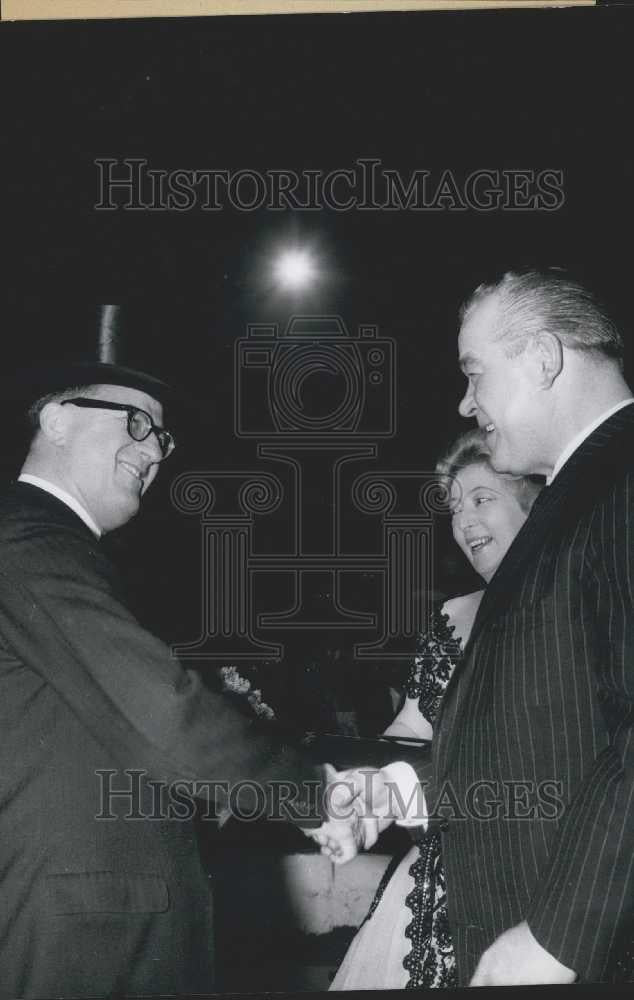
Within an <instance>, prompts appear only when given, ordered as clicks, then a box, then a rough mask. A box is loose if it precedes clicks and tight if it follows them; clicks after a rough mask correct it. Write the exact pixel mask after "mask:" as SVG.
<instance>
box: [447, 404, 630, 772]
mask: <svg viewBox="0 0 634 1000" xmlns="http://www.w3.org/2000/svg"><path fill="white" fill-rule="evenodd" d="M633 432H634V404H631V405H629V406H626V407H623V409H622V410H619V411H618V412H617V413H615V414H614V415H613V416H612V417H610V418H609V419H608V420H606V421H605V422H604V423H603V424H600V426H599V427H598V428H597V429H596V430H594V431H593V432H592V434H591V435H590V436H589V437H588V438H586V440H585V441H583V442H582V444H581V445H580V446H579V448H578V449H577V450H576V451H575V452H573V454H572V455H571V457H570V458H569V459H568V461H567V462H566V464H565V465H564V467H563V468H562V470H561V471H560V473H559V474H558V475H557V477H556V478H555V480H554V482H553V483H552V484H551V486H548V487H545V488H544V490H543V491H542V494H540V497H538V499H537V501H536V502H535V504H534V506H533V509H532V511H531V513H530V515H529V517H528V518H527V520H526V521H525V523H524V525H523V526H522V528H521V530H520V531H519V533H518V534H517V536H516V537H515V539H514V541H513V543H512V545H511V547H510V548H509V550H508V552H507V553H506V555H505V557H504V559H503V560H502V563H501V564H500V566H499V567H498V570H497V572H496V574H495V576H494V577H493V579H492V580H491V582H490V583H489V584H488V586H487V588H486V590H485V592H484V595H483V597H482V600H481V602H480V606H479V608H478V612H477V614H476V618H475V621H474V623H473V628H472V629H471V634H470V636H469V641H468V642H467V645H466V647H465V650H464V655H463V657H462V660H461V662H460V663H458V664H457V666H456V668H455V670H454V673H453V675H452V677H451V679H450V681H449V684H448V685H447V689H446V691H445V696H444V698H443V701H442V705H441V709H440V712H439V716H438V719H437V724H436V731H435V733H434V743H435V744H437V745H436V747H435V750H436V760H437V768H438V773H439V774H440V775H442V776H444V775H445V774H446V771H447V769H448V767H449V765H450V764H451V760H452V759H453V756H454V752H455V750H456V748H457V745H458V740H459V733H460V722H461V719H462V714H463V712H464V709H465V706H466V705H468V704H469V697H468V695H469V690H470V688H471V684H472V681H473V676H474V672H475V671H476V670H477V667H478V656H477V650H476V649H475V648H474V647H475V646H476V644H477V640H478V637H479V636H480V635H481V634H482V631H483V629H484V628H485V626H486V625H487V624H488V623H489V622H490V621H491V620H492V619H494V618H495V616H496V615H499V614H500V613H501V612H502V611H503V610H504V609H505V608H506V607H508V604H509V596H510V595H512V594H513V593H514V591H515V590H516V587H517V581H518V579H520V578H521V574H522V571H523V570H524V569H525V567H526V566H527V565H528V564H529V563H530V561H531V559H533V558H534V556H535V554H536V553H537V552H539V551H541V549H542V548H543V546H544V543H545V542H546V540H547V538H548V536H549V534H550V533H551V532H552V529H553V527H554V525H555V524H556V523H557V521H558V520H559V519H565V523H566V524H570V523H571V521H573V520H576V519H578V517H579V516H580V514H581V513H582V511H583V510H587V509H588V508H589V507H591V506H592V505H593V504H594V503H595V502H596V500H597V498H598V496H599V495H600V493H601V492H603V491H604V490H605V488H606V486H607V485H608V484H609V482H611V481H612V479H613V478H614V475H615V473H616V472H618V471H619V470H620V469H622V468H623V465H624V462H626V461H628V460H631V454H632V448H633V447H634V442H633V441H632V436H633ZM441 723H442V724H441Z"/></svg>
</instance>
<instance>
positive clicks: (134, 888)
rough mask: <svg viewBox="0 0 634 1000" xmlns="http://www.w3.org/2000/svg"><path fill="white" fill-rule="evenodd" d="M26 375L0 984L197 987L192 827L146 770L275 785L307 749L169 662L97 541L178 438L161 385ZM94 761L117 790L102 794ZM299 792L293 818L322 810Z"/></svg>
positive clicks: (151, 990) (298, 766)
mask: <svg viewBox="0 0 634 1000" xmlns="http://www.w3.org/2000/svg"><path fill="white" fill-rule="evenodd" d="M42 390H45V391H42ZM31 391H32V393H33V392H35V391H36V390H35V389H32V390H31ZM37 393H38V396H39V398H35V397H32V399H31V403H32V405H31V407H30V411H29V413H30V419H31V422H32V426H33V436H32V441H31V444H30V447H29V449H28V454H27V456H26V459H25V461H24V464H23V466H22V471H21V474H20V476H19V478H18V481H17V482H16V483H14V484H12V485H11V486H10V488H9V489H8V490H7V492H6V493H5V495H4V496H2V497H1V498H0V745H1V755H0V767H1V771H0V885H1V893H2V907H1V909H0V994H1V995H2V996H7V997H12V998H14V997H51V996H60V995H62V996H64V997H75V996H79V997H81V996H95V995H103V994H108V995H112V994H117V995H119V994H124V995H128V994H158V993H161V994H182V993H194V992H202V991H209V990H211V989H213V979H212V970H213V960H212V925H211V912H210V899H209V894H208V889H207V885H206V879H205V875H204V873H203V871H202V868H201V864H200V860H199V856H198V851H197V847H196V843H195V836H194V830H193V827H192V825H191V823H190V822H187V821H178V820H177V819H175V818H172V819H167V818H161V816H162V814H161V811H160V807H159V811H158V814H157V805H156V798H155V796H153V794H152V789H153V786H152V785H151V782H165V783H170V782H174V781H178V780H183V779H184V780H191V781H200V782H217V781H221V782H225V783H227V784H228V786H229V787H230V788H231V787H236V786H237V784H238V783H239V782H240V781H241V780H243V779H245V778H250V779H257V781H258V782H260V783H261V784H262V787H264V788H265V789H266V790H267V792H268V793H269V794H270V793H271V785H270V784H266V783H270V782H272V781H273V782H274V781H275V779H283V780H284V781H286V782H294V783H296V785H297V786H298V787H299V788H300V789H301V787H302V783H303V782H307V781H312V782H313V789H314V788H315V787H316V785H315V781H316V779H318V778H319V780H321V769H320V770H319V772H318V771H317V769H314V768H313V767H311V766H310V765H309V764H308V763H307V762H306V761H305V760H304V759H303V758H302V757H301V756H300V755H299V754H298V753H297V752H296V751H295V750H294V749H293V748H292V747H291V746H290V745H289V744H288V743H286V742H285V741H284V739H283V737H282V736H281V735H280V733H278V732H277V731H274V730H272V729H271V728H270V727H269V728H264V727H265V725H266V724H264V723H262V722H259V721H256V720H255V719H252V718H249V717H248V716H247V715H246V714H245V715H243V714H242V713H241V712H240V711H239V710H238V709H237V708H236V707H235V706H234V705H232V704H229V703H228V702H227V701H225V700H224V699H223V696H222V695H220V694H215V693H213V692H212V691H210V690H209V689H208V688H206V687H205V686H204V685H203V684H202V683H201V681H200V678H199V677H198V676H197V675H196V674H195V673H193V672H190V671H186V670H184V669H182V667H181V666H180V665H179V663H178V662H177V661H176V660H175V659H174V658H173V657H172V656H171V653H170V650H169V649H168V648H167V647H166V646H165V645H164V644H163V643H162V642H161V641H159V640H158V639H157V638H156V637H155V636H153V635H152V634H150V633H149V632H148V631H146V630H145V629H144V628H143V627H142V626H141V625H140V624H139V623H138V621H137V620H136V619H135V618H134V617H133V615H132V614H131V612H130V611H129V609H128V607H127V606H126V603H125V600H124V599H123V597H122V589H121V585H120V581H119V580H118V578H117V574H116V572H115V569H114V567H113V565H112V564H111V562H110V561H109V560H108V558H107V557H106V555H105V554H104V553H103V551H102V549H101V548H100V544H99V539H100V537H101V536H102V535H104V534H105V533H107V532H110V531H113V530H115V529H117V528H119V527H120V526H121V525H123V524H125V523H126V522H127V521H129V520H130V518H132V517H134V515H135V514H136V513H137V512H138V510H139V507H140V504H141V501H142V498H143V496H144V494H145V492H146V491H147V490H148V489H149V487H150V486H151V484H152V482H153V481H154V479H155V477H156V475H157V473H158V471H159V468H160V466H161V463H162V462H163V461H164V460H165V459H166V458H167V457H168V455H169V454H170V452H171V450H172V449H173V447H174V440H173V438H172V435H171V433H170V432H169V431H168V430H167V429H166V427H165V426H164V424H165V420H164V414H163V402H164V401H165V399H166V394H167V393H168V387H167V386H166V385H164V384H163V383H162V382H159V381H158V380H156V379H154V378H152V377H151V376H148V375H145V374H143V373H141V372H137V371H132V370H129V369H125V368H121V367H117V366H115V365H112V364H97V365H89V366H71V367H68V368H63V369H61V370H58V371H52V370H49V371H48V374H47V381H46V384H45V385H42V386H40V387H39V389H38V390H37ZM131 775H132V776H131ZM136 775H138V776H139V777H138V779H137V777H136ZM137 780H138V781H139V784H138V789H139V795H138V801H137V802H136V803H134V804H133V803H132V802H131V799H130V794H129V793H130V789H131V788H132V787H133V786H134V782H135V781H137ZM104 781H105V782H106V784H107V787H108V788H109V789H110V791H116V790H117V789H119V790H121V789H123V790H126V789H127V790H128V794H127V795H121V796H117V795H116V794H115V795H110V797H109V800H108V802H107V803H106V805H105V806H104V801H103V794H102V793H103V788H104ZM154 788H156V785H155V786H154ZM248 791H249V790H248V788H245V793H244V794H245V796H246V795H247V794H248ZM316 798H317V797H316V796H315V799H316ZM238 804H239V805H240V798H239V797H238ZM252 806H253V802H252V801H246V800H245V807H246V809H247V810H250V809H251V808H252ZM295 806H296V812H295V816H296V819H297V822H299V825H300V826H303V827H314V826H315V824H317V825H318V823H319V819H318V813H317V812H316V809H315V808H314V807H313V808H312V809H311V808H309V807H308V804H307V802H306V801H304V802H303V801H301V799H300V797H299V796H298V797H297V799H296V802H295ZM126 816H127V818H125V817H126ZM99 817H101V818H99ZM148 817H151V818H148Z"/></svg>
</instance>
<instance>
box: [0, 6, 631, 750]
mask: <svg viewBox="0 0 634 1000" xmlns="http://www.w3.org/2000/svg"><path fill="white" fill-rule="evenodd" d="M632 26H633V20H632V12H631V11H630V10H627V9H624V8H615V9H607V8H605V9H594V10H590V9H577V10H574V9H572V10H562V11H557V10H548V11H539V12H535V11H502V12H500V11H496V12H484V11H476V12H470V13H441V12H436V13H419V14H385V15H383V14H371V15H354V16H342V15H335V16H325V15H319V16H301V17H299V16H290V17H279V16H268V17H236V18H219V17H212V18H193V19H183V20H180V19H178V20H176V19H166V20H139V21H120V22H116V21H100V22H96V21H92V22H91V21H88V22H66V23H57V22H46V23H44V22H42V23H35V24H25V23H21V24H6V23H5V24H3V25H2V30H1V32H0V41H1V43H2V75H3V77H4V85H3V93H4V94H5V95H7V97H8V98H9V100H7V103H6V104H5V112H4V114H3V125H4V128H3V131H4V138H5V148H4V152H3V156H2V173H3V181H2V205H3V209H2V219H3V226H2V231H3V239H2V243H3V246H4V251H5V261H4V264H3V272H2V273H3V279H4V281H3V294H2V296H1V297H0V313H1V327H0V329H1V331H2V333H1V337H2V341H1V343H2V349H3V353H4V360H3V368H4V373H5V375H7V374H8V375H10V373H11V371H12V370H13V368H15V367H17V366H20V365H24V364H28V363H30V362H32V361H33V360H34V359H43V360H46V359H51V358H53V357H56V356H66V355H67V354H68V355H71V354H73V353H75V352H77V351H82V352H88V353H90V352H92V351H93V350H94V345H95V343H96V331H97V315H98V314H97V305H98V304H99V303H104V302H108V303H120V304H121V305H122V311H121V324H122V326H121V329H122V336H123V337H124V355H125V357H124V358H123V360H126V361H127V360H130V361H132V362H134V363H138V364H139V365H140V366H142V367H147V368H150V369H151V370H154V371H156V372H157V373H159V374H163V375H168V376H169V377H170V378H173V379H175V380H176V381H177V382H178V383H179V384H180V385H182V386H184V387H185V388H186V391H187V392H188V393H189V394H190V395H191V397H192V398H195V399H196V400H197V401H199V405H198V407H197V408H196V409H195V414H196V415H195V417H190V419H189V421H188V426H187V428H186V432H185V434H184V435H183V433H181V438H180V446H179V449H178V450H177V452H176V453H175V455H174V457H173V458H171V459H170V463H169V466H166V468H165V470H164V471H163V475H162V477H161V479H162V482H160V484H159V485H157V486H156V487H155V488H154V490H153V491H152V493H151V494H150V496H149V497H148V498H147V500H146V510H145V512H144V515H143V516H142V517H140V518H139V519H138V520H137V521H136V522H135V523H134V524H132V525H131V526H129V527H127V528H126V529H124V530H123V531H122V532H120V533H119V534H118V535H117V536H112V537H111V538H109V539H108V540H107V544H108V545H110V546H111V547H112V548H113V549H114V550H115V552H116V554H117V556H118V557H119V558H120V559H121V560H122V562H123V563H124V564H125V566H126V568H127V571H128V572H129V573H130V574H131V579H132V581H133V585H134V590H135V594H136V595H137V601H138V605H139V613H140V614H141V616H142V617H143V618H144V619H145V620H146V621H147V622H148V624H150V625H151V627H153V628H154V629H155V630H156V631H158V632H159V633H160V634H161V635H163V636H164V637H165V638H166V639H167V640H169V641H186V640H187V639H190V638H192V637H195V636H196V634H197V630H198V628H199V624H200V601H201V595H200V574H199V562H200V536H199V524H198V521H197V519H196V518H187V517H185V516H184V515H182V514H179V513H178V512H177V511H176V510H175V509H174V507H173V506H172V504H171V503H170V500H169V486H170V483H171V481H173V479H174V478H175V476H176V475H178V474H179V473H180V472H183V471H187V470H192V469H198V470H200V469H207V470H218V469H223V468H224V469H232V468H233V469H235V468H257V463H256V461H255V445H254V443H253V442H248V441H246V442H245V441H239V440H237V438H236V436H235V434H234V432H233V348H234V343H235V341H236V339H237V338H239V337H242V336H244V335H245V332H246V325H247V323H250V322H262V321H270V320H276V321H278V322H279V323H280V324H282V325H284V324H285V323H286V321H287V319H288V317H289V315H291V314H292V313H296V312H313V313H314V312H319V313H325V314H333V313H334V314H338V315H340V316H342V317H343V318H344V319H345V321H346V323H347V324H348V326H349V328H350V329H351V330H354V329H356V327H357V325H358V324H359V323H361V322H366V323H374V324H377V325H378V327H379V332H380V335H381V336H384V337H390V338H393V339H394V341H395V342H396V344H397V348H398V383H397V384H398V395H397V404H398V405H397V421H398V423H397V434H396V435H395V437H394V438H392V439H391V440H388V441H385V442H383V443H382V444H381V445H380V449H379V458H378V460H377V463H376V465H377V467H382V468H391V469H407V470H421V469H423V470H425V469H431V468H433V465H434V462H435V459H436V457H437V455H438V452H439V450H440V449H441V448H442V447H443V445H444V444H445V443H446V442H447V441H448V440H450V439H451V437H452V436H454V435H455V433H456V432H457V431H458V430H459V429H461V422H460V421H459V418H458V416H457V414H456V404H457V401H458V399H459V397H460V395H461V392H462V379H461V376H460V375H459V373H458V371H457V366H456V362H455V354H456V333H457V309H458V306H459V303H460V302H461V300H462V298H463V296H464V295H465V294H466V293H467V292H468V291H469V290H471V289H472V288H473V287H474V286H475V284H477V283H478V282H479V281H480V280H481V279H482V278H483V277H485V276H488V275H490V274H492V273H494V272H496V271H498V270H499V269H500V268H502V269H506V268H508V267H511V266H514V265H518V264H522V263H526V262H537V263H541V264H560V265H566V266H568V267H571V268H572V269H573V270H576V271H577V272H578V273H580V275H581V276H582V277H584V278H586V279H587V280H588V281H589V282H590V283H591V284H592V286H593V287H595V288H596V289H598V290H599V291H600V292H601V293H602V294H603V296H604V297H605V298H606V299H607V300H608V302H609V303H610V305H611V307H612V310H613V312H614V314H615V316H616V318H617V319H618V321H619V322H620V324H621V327H622V329H623V333H624V337H625V339H626V341H627V343H628V345H630V344H631V341H632V332H631V317H630V296H631V285H632V279H631V267H632V263H631V250H630V243H631V229H632V209H633V207H634V194H633V190H632V183H633V180H634V174H633V169H632V144H631V128H632V124H631V123H632V110H633V108H632V104H633V102H632V74H631V44H632V31H631V29H632ZM98 157H110V158H114V159H117V160H120V159H123V158H124V157H143V158H145V159H147V161H148V165H149V166H150V167H158V168H165V169H175V168H178V167H183V168H188V169H193V168H198V169H204V168H213V167H216V168H225V169H229V170H238V169H240V168H248V169H251V170H260V171H265V170H267V169H272V168H280V169H282V168H284V169H288V170H294V171H297V172H301V171H303V170H306V169H322V170H324V171H328V170H330V169H334V168H336V167H341V168H350V167H352V166H354V162H355V160H357V159H358V158H361V157H366V158H367V157H376V158H378V159H380V160H381V161H382V164H383V166H384V167H387V168H393V169H399V170H400V171H402V173H403V174H404V175H405V176H409V175H410V174H411V173H412V172H413V171H414V170H416V169H428V170H430V171H432V172H433V173H435V174H436V175H437V174H439V173H440V172H442V171H443V170H445V169H450V170H452V171H453V172H454V174H455V176H456V177H457V178H460V177H464V176H466V175H467V174H468V173H470V172H471V171H473V170H479V169H492V170H503V169H511V168H517V169H526V170H535V171H538V170H543V169H546V168H552V169H556V170H563V171H564V192H565V202H564V204H563V206H562V207H561V208H559V209H558V210H556V211H553V212H546V211H541V212H538V211H524V212H520V211H493V212H478V211H475V210H472V209H467V210H466V211H453V212H452V211H443V210H441V211H437V212H431V211H418V212H417V211H413V210H407V211H396V212H394V211H392V212H389V211H371V212H361V211H355V210H352V211H346V212H334V211H329V210H323V211H319V212H307V211H303V212H302V211H295V212H291V211H283V212H272V211H267V210H266V209H262V210H256V211H253V212H247V211H239V210H237V209H235V208H232V207H231V206H230V205H229V204H228V203H225V205H224V207H223V209H222V211H219V212H205V211H203V210H201V209H200V208H194V209H192V210H191V211H188V212H176V211H172V212H165V211H160V212H151V211H138V212H129V211H123V210H117V211H115V212H103V211H96V210H95V208H94V206H95V203H96V201H97V200H98V173H97V169H96V167H95V164H94V160H95V158H98ZM287 241H295V242H298V243H304V242H306V243H308V244H309V245H311V246H313V247H315V248H316V249H317V250H318V252H319V254H320V255H321V257H322V259H323V261H324V267H325V270H326V271H327V275H326V276H325V277H324V280H323V281H322V282H321V283H320V285H319V287H318V289H317V291H316V292H315V293H314V294H312V295H311V296H310V297H307V298H305V299H301V298H297V299H295V300H294V301H293V300H291V299H289V298H287V299H284V298H283V297H281V296H278V297H275V296H273V295H272V294H271V289H270V288H267V287H266V282H265V281H263V278H262V273H263V272H262V268H263V267H264V266H265V265H266V262H267V261H269V260H270V259H271V256H272V253H273V252H274V250H275V248H276V247H279V246H281V245H284V244H285V243H286V242H287ZM628 350H629V346H628ZM628 364H629V365H630V367H631V363H630V362H629V361H628ZM4 423H5V438H4V454H3V471H4V474H5V475H6V476H10V475H12V474H14V473H15V470H16V468H17V467H18V465H19V454H20V447H19V445H18V440H19V439H18V437H17V436H16V435H17V432H15V433H14V430H13V425H12V419H11V413H8V414H7V415H6V416H5V418H4ZM436 538H437V546H436V562H435V565H434V587H435V588H437V590H438V592H439V593H445V594H451V593H457V592H460V590H461V589H464V588H467V587H469V586H473V585H474V582H475V581H474V579H473V578H472V577H471V576H470V574H469V573H468V572H466V570H465V569H464V567H463V566H462V563H461V561H460V556H459V555H458V556H457V555H456V553H455V552H454V551H453V550H452V548H451V545H450V544H449V539H448V533H447V525H446V523H444V522H443V521H442V519H440V521H439V523H438V525H437V528H436ZM369 585H370V586H371V581H370V584H369ZM368 599H369V598H368ZM315 600H316V601H318V600H319V595H318V594H317V595H315ZM273 638H276V639H277V640H278V641H284V642H285V643H286V649H287V656H286V659H285V662H284V663H283V664H282V665H278V666H276V667H273V668H262V669H261V671H260V675H261V676H262V677H263V678H264V679H265V681H266V683H265V685H264V687H265V690H266V691H267V692H269V698H270V700H272V701H273V702H274V703H275V704H276V706H280V708H281V709H282V710H283V712H287V713H289V714H291V715H294V716H295V719H296V721H299V722H300V724H302V725H304V726H305V727H307V728H318V729H319V728H322V729H323V728H326V729H332V728H333V727H337V726H339V727H340V728H341V727H342V726H343V722H342V719H343V715H342V714H341V713H346V712H351V711H352V712H353V716H356V718H353V720H352V722H353V725H356V728H357V730H358V731H360V732H363V733H371V732H376V731H378V730H379V728H380V727H381V726H382V725H384V724H385V722H386V721H387V720H388V718H389V715H390V713H391V710H392V704H391V702H390V701H389V700H388V698H387V688H388V687H389V686H390V685H392V686H396V687H397V688H398V684H399V682H400V680H402V671H403V669H404V667H403V666H401V668H398V667H394V665H391V666H390V665H389V664H383V665H381V664H367V663H366V664H358V663H356V664H355V663H354V662H353V660H352V656H351V643H352V641H353V640H357V641H358V640H359V639H360V638H366V637H365V636H359V635H358V634H352V633H350V634H346V633H341V632H328V631H327V630H316V631H314V632H310V631H306V632H304V633H300V634H299V635H298V634H295V635H283V634H282V633H280V634H278V635H276V636H274V637H273ZM202 667H203V669H205V670H212V669H213V667H214V664H213V663H209V664H202ZM267 669H268V673H267ZM253 676H255V674H254V675H253ZM337 712H338V713H339V714H338V715H337Z"/></svg>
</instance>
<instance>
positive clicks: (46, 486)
mask: <svg viewBox="0 0 634 1000" xmlns="http://www.w3.org/2000/svg"><path fill="white" fill-rule="evenodd" d="M18 482H19V483H30V484H31V486H37V487H38V489H40V490H45V492H46V493H51V494H52V495H53V496H54V497H57V499H58V500H61V501H62V503H64V504H66V506H67V507H70V509H71V510H72V511H74V512H75V514H77V517H80V518H81V519H82V521H83V522H84V524H85V525H86V526H87V527H88V528H90V530H91V531H92V533H93V535H96V537H97V538H101V534H102V532H101V528H100V527H99V525H98V524H96V522H95V521H93V519H92V517H91V516H90V514H89V513H88V511H87V510H86V508H85V507H82V505H81V504H80V502H79V500H76V499H75V497H73V496H71V495H70V493H67V492H66V490H61V489H60V488H59V486H56V485H55V484H54V483H50V482H49V481H48V479H40V477H39V476H31V475H29V473H28V472H23V473H22V474H21V475H20V476H18Z"/></svg>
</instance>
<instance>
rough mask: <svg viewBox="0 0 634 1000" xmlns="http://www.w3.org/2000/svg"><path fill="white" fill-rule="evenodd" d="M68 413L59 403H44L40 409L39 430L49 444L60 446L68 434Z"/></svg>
mask: <svg viewBox="0 0 634 1000" xmlns="http://www.w3.org/2000/svg"><path fill="white" fill-rule="evenodd" d="M69 421H70V413H69V411H68V409H67V408H66V407H64V406H62V405H61V403H55V402H51V403H46V405H45V406H43V407H42V409H41V410H40V430H41V431H42V434H43V435H44V437H45V438H46V439H47V441H50V442H51V444H54V445H57V446H61V445H63V444H64V443H65V441H66V437H67V434H68V424H69Z"/></svg>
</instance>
